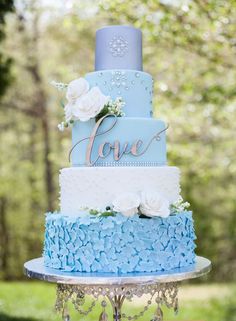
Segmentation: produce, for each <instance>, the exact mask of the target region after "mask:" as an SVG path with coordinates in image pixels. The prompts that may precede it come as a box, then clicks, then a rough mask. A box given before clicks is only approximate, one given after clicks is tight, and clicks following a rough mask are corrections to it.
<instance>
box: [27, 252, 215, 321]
mask: <svg viewBox="0 0 236 321" xmlns="http://www.w3.org/2000/svg"><path fill="white" fill-rule="evenodd" d="M210 270H211V262H210V261H209V260H208V259H206V258H204V257H200V256H197V258H196V263H195V264H194V265H192V266H191V267H188V268H181V269H176V270H172V271H171V272H168V273H167V272H156V273H153V272H150V273H127V274H121V275H117V274H113V273H77V272H61V271H59V270H54V269H49V268H46V267H45V266H44V263H43V258H37V259H34V260H31V261H28V262H26V263H25V264H24V272H25V274H26V275H27V276H28V277H29V278H32V279H39V280H42V281H46V282H52V283H56V284H57V299H56V304H55V307H56V310H57V311H59V312H61V313H62V318H63V320H64V321H69V320H70V316H69V311H68V308H67V304H68V303H69V302H72V304H73V305H74V307H75V309H76V310H77V311H78V312H79V314H80V315H81V316H82V317H85V316H87V315H88V314H89V313H90V312H92V310H93V309H94V307H95V306H96V305H97V304H100V305H101V313H100V317H99V321H108V319H109V318H108V314H107V312H106V308H107V305H108V304H111V307H112V311H113V320H114V321H119V320H128V321H132V320H137V319H138V318H139V317H142V316H143V315H145V312H146V311H147V310H148V309H149V307H150V306H151V305H152V304H155V305H156V309H155V313H154V316H153V319H152V320H153V321H162V320H163V312H162V306H164V305H165V306H167V307H168V308H173V309H174V311H175V312H176V313H177V312H178V283H179V282H180V281H183V280H188V279H193V278H197V277H200V276H203V275H205V274H207V273H208V272H210ZM143 295H145V296H146V297H148V299H147V302H146V304H145V306H144V307H143V308H142V310H141V311H140V312H139V313H138V314H135V315H128V314H126V313H124V312H123V311H122V306H123V303H124V301H125V300H128V301H132V300H133V299H134V298H135V297H139V298H140V297H142V296H143ZM87 296H90V297H92V301H91V303H90V306H89V307H87V305H86V307H85V302H86V300H85V299H86V297H87Z"/></svg>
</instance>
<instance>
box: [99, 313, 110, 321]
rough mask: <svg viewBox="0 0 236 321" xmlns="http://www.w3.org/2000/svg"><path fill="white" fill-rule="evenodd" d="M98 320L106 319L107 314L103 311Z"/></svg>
mask: <svg viewBox="0 0 236 321" xmlns="http://www.w3.org/2000/svg"><path fill="white" fill-rule="evenodd" d="M99 321H108V315H107V314H106V312H105V311H103V312H102V313H101V314H100V317H99Z"/></svg>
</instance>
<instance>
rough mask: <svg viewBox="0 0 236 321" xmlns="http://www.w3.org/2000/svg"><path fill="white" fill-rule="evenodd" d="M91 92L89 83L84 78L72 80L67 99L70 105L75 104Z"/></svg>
mask: <svg viewBox="0 0 236 321" xmlns="http://www.w3.org/2000/svg"><path fill="white" fill-rule="evenodd" d="M88 91H89V83H88V82H87V80H86V79H84V78H78V79H75V80H72V81H71V82H70V83H69V84H68V87H67V92H66V98H67V100H68V102H69V103H75V101H76V100H77V99H78V98H79V97H81V96H82V95H85V94H86V93H87V92H88Z"/></svg>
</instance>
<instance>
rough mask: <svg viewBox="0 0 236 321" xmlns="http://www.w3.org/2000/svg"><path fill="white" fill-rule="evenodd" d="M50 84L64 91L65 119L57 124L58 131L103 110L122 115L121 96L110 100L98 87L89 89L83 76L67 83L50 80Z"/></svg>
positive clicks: (86, 119) (94, 115) (122, 104)
mask: <svg viewBox="0 0 236 321" xmlns="http://www.w3.org/2000/svg"><path fill="white" fill-rule="evenodd" d="M51 84H52V85H53V86H54V87H56V88H57V89H58V90H60V91H62V90H64V89H67V91H66V99H67V104H66V105H65V107H64V111H65V121H64V122H62V123H60V124H59V125H58V128H59V130H60V131H63V130H64V128H65V127H68V126H69V125H71V124H73V122H74V121H76V120H80V121H88V120H89V119H91V118H95V117H96V116H97V115H98V114H99V113H101V112H102V111H104V110H103V109H104V108H105V107H106V110H105V113H107V114H108V113H109V114H112V115H116V116H124V113H123V111H122V108H123V107H124V104H125V103H124V101H123V100H122V98H121V97H118V98H116V99H115V101H112V100H111V99H110V97H109V96H105V95H103V93H102V92H101V91H100V89H99V88H98V87H92V88H91V89H89V83H88V82H87V80H86V79H84V78H78V79H75V80H73V81H71V82H70V83H69V84H68V85H67V84H63V83H61V82H56V81H52V82H51Z"/></svg>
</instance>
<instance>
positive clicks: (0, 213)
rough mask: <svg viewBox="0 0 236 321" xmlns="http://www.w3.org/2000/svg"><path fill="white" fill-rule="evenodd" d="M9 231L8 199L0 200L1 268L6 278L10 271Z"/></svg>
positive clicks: (2, 198)
mask: <svg viewBox="0 0 236 321" xmlns="http://www.w3.org/2000/svg"><path fill="white" fill-rule="evenodd" d="M8 232H9V229H8V226H7V199H6V197H4V196H3V197H1V198H0V266H1V271H2V272H3V276H4V277H5V276H6V274H7V270H8V256H9V253H8V248H9V244H8V242H9V235H8Z"/></svg>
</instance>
